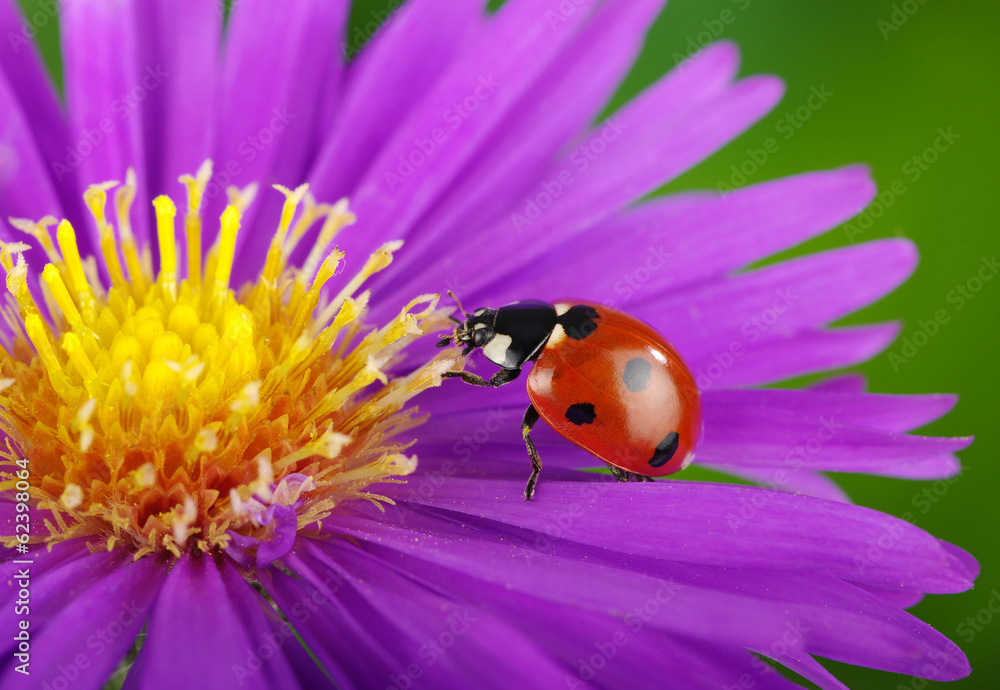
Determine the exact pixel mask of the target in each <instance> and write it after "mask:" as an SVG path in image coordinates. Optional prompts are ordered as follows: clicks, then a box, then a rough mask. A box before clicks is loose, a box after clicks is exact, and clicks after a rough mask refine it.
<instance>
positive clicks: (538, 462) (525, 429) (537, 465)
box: [521, 405, 542, 501]
mask: <svg viewBox="0 0 1000 690" xmlns="http://www.w3.org/2000/svg"><path fill="white" fill-rule="evenodd" d="M537 421H538V410H536V409H535V406H534V405H528V409H527V410H525V411H524V419H522V420H521V435H522V436H524V445H526V446H528V455H529V456H530V457H531V476H530V477H528V485H527V486H526V487H524V500H525V501H530V500H532V498H531V497H532V496H534V495H535V482H537V481H538V473H539V472H541V471H542V459H541V458H539V457H538V450H537V449H536V448H535V444H534V442H533V441H532V440H531V436H529V434H530V433H531V428H532V427H533V426H535V422H537Z"/></svg>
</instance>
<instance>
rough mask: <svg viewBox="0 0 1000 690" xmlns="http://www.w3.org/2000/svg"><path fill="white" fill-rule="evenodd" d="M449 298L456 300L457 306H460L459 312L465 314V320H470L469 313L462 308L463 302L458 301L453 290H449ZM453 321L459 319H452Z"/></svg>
mask: <svg viewBox="0 0 1000 690" xmlns="http://www.w3.org/2000/svg"><path fill="white" fill-rule="evenodd" d="M448 296H449V297H451V298H452V299H453V300H455V304H457V305H458V309H459V311H461V312H462V313H463V314H465V318H469V312H467V311H465V307H463V306H462V301H461V300H460V299H458V296H457V295H456V294H455V293H454V292H452V291H451V290H448ZM452 319H453V320H455V321H458V319H455V317H452Z"/></svg>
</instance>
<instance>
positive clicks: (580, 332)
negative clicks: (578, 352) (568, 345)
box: [556, 304, 600, 340]
mask: <svg viewBox="0 0 1000 690" xmlns="http://www.w3.org/2000/svg"><path fill="white" fill-rule="evenodd" d="M599 318H600V314H598V313H597V310H596V309H594V308H593V307H590V306H587V305H586V304H578V305H576V306H575V307H570V308H569V309H567V310H566V313H565V314H563V315H562V316H560V317H559V318H558V319H557V320H556V321H557V323H559V324H562V327H563V330H564V331H566V335H568V336H569V337H570V338H572V339H573V340H583V339H584V338H586V337H587V336H588V335H590V334H591V333H593V332H594V331H596V330H597V319H599Z"/></svg>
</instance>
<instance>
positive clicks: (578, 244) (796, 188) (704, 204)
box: [495, 166, 875, 304]
mask: <svg viewBox="0 0 1000 690" xmlns="http://www.w3.org/2000/svg"><path fill="white" fill-rule="evenodd" d="M874 194H875V185H874V183H873V182H872V180H871V175H870V173H869V171H868V169H867V168H865V167H863V166H851V167H848V168H842V169H839V170H833V171H829V172H815V173H806V174H803V175H796V176H794V177H788V178H784V179H780V180H775V181H773V182H765V183H763V184H758V185H754V186H751V187H747V188H745V189H740V190H738V191H735V192H732V193H730V194H728V195H725V196H721V195H717V194H714V193H708V192H697V193H687V194H679V195H674V196H669V197H665V198H662V199H655V200H652V201H648V202H645V203H643V204H641V205H639V206H637V207H636V208H634V209H630V210H628V211H625V212H624V213H621V214H619V215H617V216H615V217H613V218H611V219H609V220H607V221H605V222H603V223H601V224H599V225H598V226H596V227H594V228H593V229H591V230H588V231H587V232H586V233H584V234H582V235H580V236H578V237H575V238H574V239H573V240H572V242H570V243H566V244H564V245H562V246H561V247H560V248H558V249H556V250H554V251H553V252H551V253H549V254H546V255H544V256H542V257H540V258H539V259H537V260H536V261H534V262H532V263H530V264H529V265H528V266H527V267H526V268H525V271H524V277H523V278H522V279H521V280H519V281H518V282H517V284H515V285H498V286H496V287H497V293H495V294H497V295H499V297H497V298H496V299H498V300H499V301H498V302H497V303H500V304H502V303H504V302H506V301H511V300H514V299H522V298H523V297H524V295H525V294H531V295H533V296H538V297H540V298H559V297H563V296H565V295H570V294H586V295H588V296H590V297H591V298H593V299H600V300H605V301H606V300H612V301H614V302H616V303H617V302H621V303H627V302H632V301H637V300H641V299H644V298H646V297H647V296H648V295H651V294H656V293H658V292H662V291H665V290H667V289H670V288H674V287H677V286H680V285H685V284H690V283H693V282H696V281H698V280H700V279H704V278H708V277H712V276H719V275H723V274H724V273H726V272H729V271H732V270H734V269H737V268H740V267H742V266H745V265H747V264H749V263H751V262H753V261H756V260H758V259H761V258H764V257H766V256H769V255H771V254H773V253H775V252H778V251H781V250H783V249H786V248H788V247H791V246H794V245H795V244H798V243H799V242H801V241H803V240H805V239H807V238H809V237H812V236H814V235H817V234H819V233H821V232H825V231H827V230H829V229H830V228H832V227H834V226H836V225H838V224H839V223H842V222H844V221H845V220H848V219H849V218H851V217H853V216H854V215H855V214H856V213H858V212H859V211H860V210H861V209H863V208H864V207H865V206H866V205H867V204H868V202H869V201H870V200H871V198H872V197H873V196H874ZM611 245H613V246H614V247H615V250H616V251H618V252H620V253H621V255H622V256H632V257H637V258H636V259H635V262H634V265H631V266H628V265H626V266H625V267H624V269H625V270H623V271H614V272H609V271H607V270H606V266H605V263H604V262H603V259H604V256H605V253H606V250H607V247H608V246H611ZM566 265H572V266H573V267H574V270H572V271H567V270H564V267H565V266H566ZM664 268H667V269H668V270H662V269H664ZM583 280H586V281H587V282H585V283H584V282H581V281H583Z"/></svg>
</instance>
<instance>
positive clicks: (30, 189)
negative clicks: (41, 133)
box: [0, 73, 61, 266]
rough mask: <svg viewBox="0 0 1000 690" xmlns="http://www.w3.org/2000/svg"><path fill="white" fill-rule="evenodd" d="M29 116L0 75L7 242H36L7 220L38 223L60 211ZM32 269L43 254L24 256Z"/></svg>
mask: <svg viewBox="0 0 1000 690" xmlns="http://www.w3.org/2000/svg"><path fill="white" fill-rule="evenodd" d="M29 123H30V120H29V119H28V113H26V112H24V111H22V110H21V105H20V104H19V103H18V101H17V95H16V94H15V93H14V91H13V89H12V88H11V85H10V83H9V82H8V81H7V77H6V75H5V74H4V73H0V131H3V132H4V133H5V136H4V141H3V142H0V147H2V148H0V151H2V154H0V214H2V219H3V221H4V222H3V223H0V227H2V230H0V237H2V238H3V239H4V240H6V241H16V242H26V241H27V242H28V243H29V244H30V245H31V246H33V247H34V246H35V245H36V242H35V241H34V240H33V239H31V238H29V237H28V236H27V235H26V234H24V233H22V232H19V231H16V230H12V229H10V228H9V226H8V225H7V223H6V220H7V218H10V217H14V218H27V219H29V220H38V219H39V218H42V217H43V216H47V215H50V214H57V213H59V212H60V210H61V204H60V203H59V198H58V196H57V195H56V191H55V187H54V185H53V182H52V179H51V177H50V175H49V171H48V170H47V169H46V164H45V160H44V159H43V157H42V154H41V153H40V152H39V149H38V148H37V146H36V145H35V139H34V138H33V136H32V133H31V130H30V128H29ZM25 258H26V259H27V260H28V262H29V264H30V265H32V266H42V265H44V263H45V254H44V253H42V251H41V250H40V249H32V250H31V251H29V252H28V254H27V256H26V257H25Z"/></svg>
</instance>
